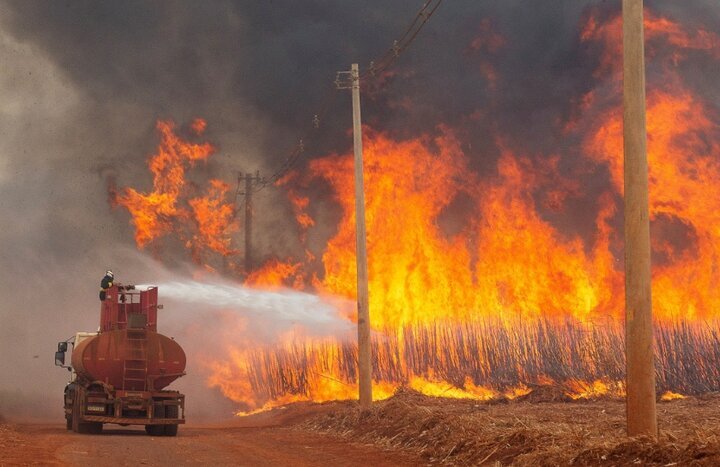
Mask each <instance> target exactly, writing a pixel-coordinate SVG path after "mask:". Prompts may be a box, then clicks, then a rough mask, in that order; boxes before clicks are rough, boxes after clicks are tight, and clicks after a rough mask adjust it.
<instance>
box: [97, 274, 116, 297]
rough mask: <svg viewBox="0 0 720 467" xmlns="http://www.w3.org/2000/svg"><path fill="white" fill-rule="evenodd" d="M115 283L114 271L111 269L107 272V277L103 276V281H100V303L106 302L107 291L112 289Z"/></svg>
mask: <svg viewBox="0 0 720 467" xmlns="http://www.w3.org/2000/svg"><path fill="white" fill-rule="evenodd" d="M114 281H115V274H113V272H112V271H110V270H109V269H108V270H107V271H105V276H103V278H102V280H101V281H100V301H101V302H102V301H105V297H107V289H109V288H110V287H112V285H113V282H114Z"/></svg>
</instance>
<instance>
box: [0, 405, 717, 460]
mask: <svg viewBox="0 0 720 467" xmlns="http://www.w3.org/2000/svg"><path fill="white" fill-rule="evenodd" d="M542 400H550V401H553V400H555V402H542ZM557 400H558V399H557V398H555V397H547V398H546V399H543V398H539V397H537V395H536V396H535V397H534V398H525V399H524V400H519V401H517V400H516V401H510V402H507V401H505V402H493V403H482V402H477V401H469V400H455V399H442V398H433V397H426V396H422V395H420V394H417V393H414V392H409V391H405V392H400V393H398V394H397V395H395V396H394V397H392V398H391V399H388V400H386V401H382V402H377V403H375V404H374V406H373V408H372V410H370V411H369V412H365V413H361V412H360V410H359V409H358V408H357V406H356V404H355V403H353V402H331V403H324V404H313V403H298V404H293V405H290V406H287V407H285V408H279V409H275V410H273V411H270V412H265V413H261V414H256V415H253V416H250V417H243V418H238V419H237V420H235V421H233V422H231V423H225V424H223V425H218V426H192V425H190V426H184V427H181V429H180V433H179V435H178V437H177V438H156V437H150V436H147V435H145V434H144V432H143V431H138V430H137V429H129V428H126V429H115V428H114V427H113V426H112V425H110V426H107V428H106V430H105V432H104V433H103V434H102V435H78V434H74V433H71V432H68V431H66V430H65V428H64V424H61V423H53V424H41V423H19V422H17V421H13V422H7V421H5V422H3V421H0V465H29V464H43V465H89V464H92V465H141V464H142V465H172V464H177V465H201V464H208V465H328V466H330V465H333V466H337V465H340V466H342V465H347V466H349V465H374V466H383V465H423V464H447V465H481V464H482V465H494V466H499V465H618V466H619V465H632V464H635V465H667V466H670V465H720V395H718V394H710V395H705V396H700V397H689V398H686V399H681V400H675V401H669V402H659V403H658V417H659V423H660V437H659V439H658V440H657V441H653V440H649V439H628V438H627V437H626V436H625V431H624V430H625V421H624V419H625V406H624V402H623V401H622V400H608V399H606V400H595V401H580V402H567V401H563V402H557Z"/></svg>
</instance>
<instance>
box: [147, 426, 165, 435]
mask: <svg viewBox="0 0 720 467" xmlns="http://www.w3.org/2000/svg"><path fill="white" fill-rule="evenodd" d="M163 428H165V427H164V426H163V425H145V433H147V434H149V435H150V436H163V435H164V434H165V431H164V430H163Z"/></svg>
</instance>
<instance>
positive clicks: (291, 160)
mask: <svg viewBox="0 0 720 467" xmlns="http://www.w3.org/2000/svg"><path fill="white" fill-rule="evenodd" d="M442 2H443V0H426V1H425V3H424V4H423V6H422V8H421V9H420V11H418V13H417V14H416V15H415V17H414V18H413V20H412V22H411V23H410V25H409V26H408V27H407V29H406V30H405V32H404V33H403V34H402V35H401V36H400V38H399V39H397V40H395V41H394V42H393V45H392V47H390V48H389V49H388V50H387V51H385V53H383V54H382V55H381V56H380V57H379V58H378V59H376V60H373V61H371V62H370V65H369V66H368V67H367V69H366V70H365V71H364V72H363V73H361V74H360V82H361V83H362V84H363V85H366V84H367V83H368V82H372V81H375V80H377V79H379V77H380V74H381V73H382V72H383V71H385V70H387V69H388V68H390V67H391V66H392V65H394V64H395V63H396V62H397V61H398V59H399V58H400V55H402V53H403V52H405V50H407V48H408V47H409V46H410V44H412V43H413V41H414V40H415V38H416V37H417V35H418V34H419V33H420V31H421V30H422V29H423V27H424V26H425V24H426V23H427V22H428V21H429V20H430V17H431V16H432V15H433V14H434V13H435V11H436V10H437V9H438V7H439V6H440V4H441V3H442ZM337 91H338V83H337V81H336V82H335V83H333V86H332V88H331V89H330V90H329V92H328V93H326V95H325V97H324V99H323V100H322V104H321V105H320V110H319V111H318V113H315V114H313V118H312V126H311V127H310V129H309V130H307V131H305V132H304V133H303V135H302V137H300V138H299V139H298V142H297V144H296V145H295V147H294V148H293V149H292V151H291V152H290V153H289V154H288V156H287V157H286V158H285V160H284V161H283V163H282V164H281V165H280V167H278V169H277V170H276V171H275V172H273V174H272V175H270V176H269V177H263V178H257V179H255V181H254V183H253V186H252V191H253V193H257V192H259V191H261V190H263V189H264V188H266V187H268V186H270V185H274V184H275V183H277V181H278V180H280V179H281V178H282V177H284V176H285V175H286V174H287V173H288V172H290V170H292V169H293V168H294V167H295V166H296V165H297V163H298V161H299V160H300V159H301V158H302V155H303V154H304V153H305V148H306V145H307V143H308V141H311V140H312V138H313V137H314V136H315V135H316V134H317V133H318V132H319V131H320V123H321V122H323V121H324V117H325V115H326V114H327V112H328V111H329V110H330V108H331V106H332V104H333V102H334V100H335V97H336V96H337ZM241 195H246V193H244V192H242V191H241V190H240V180H238V189H237V191H236V203H237V199H238V197H239V196H241Z"/></svg>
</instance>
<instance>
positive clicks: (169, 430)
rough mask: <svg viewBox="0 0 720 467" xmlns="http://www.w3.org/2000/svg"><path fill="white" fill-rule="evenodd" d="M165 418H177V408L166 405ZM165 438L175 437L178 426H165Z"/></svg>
mask: <svg viewBox="0 0 720 467" xmlns="http://www.w3.org/2000/svg"><path fill="white" fill-rule="evenodd" d="M165 418H178V406H177V405H168V406H166V407H165ZM163 428H164V429H165V436H177V433H178V425H165V426H164V427H163Z"/></svg>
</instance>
